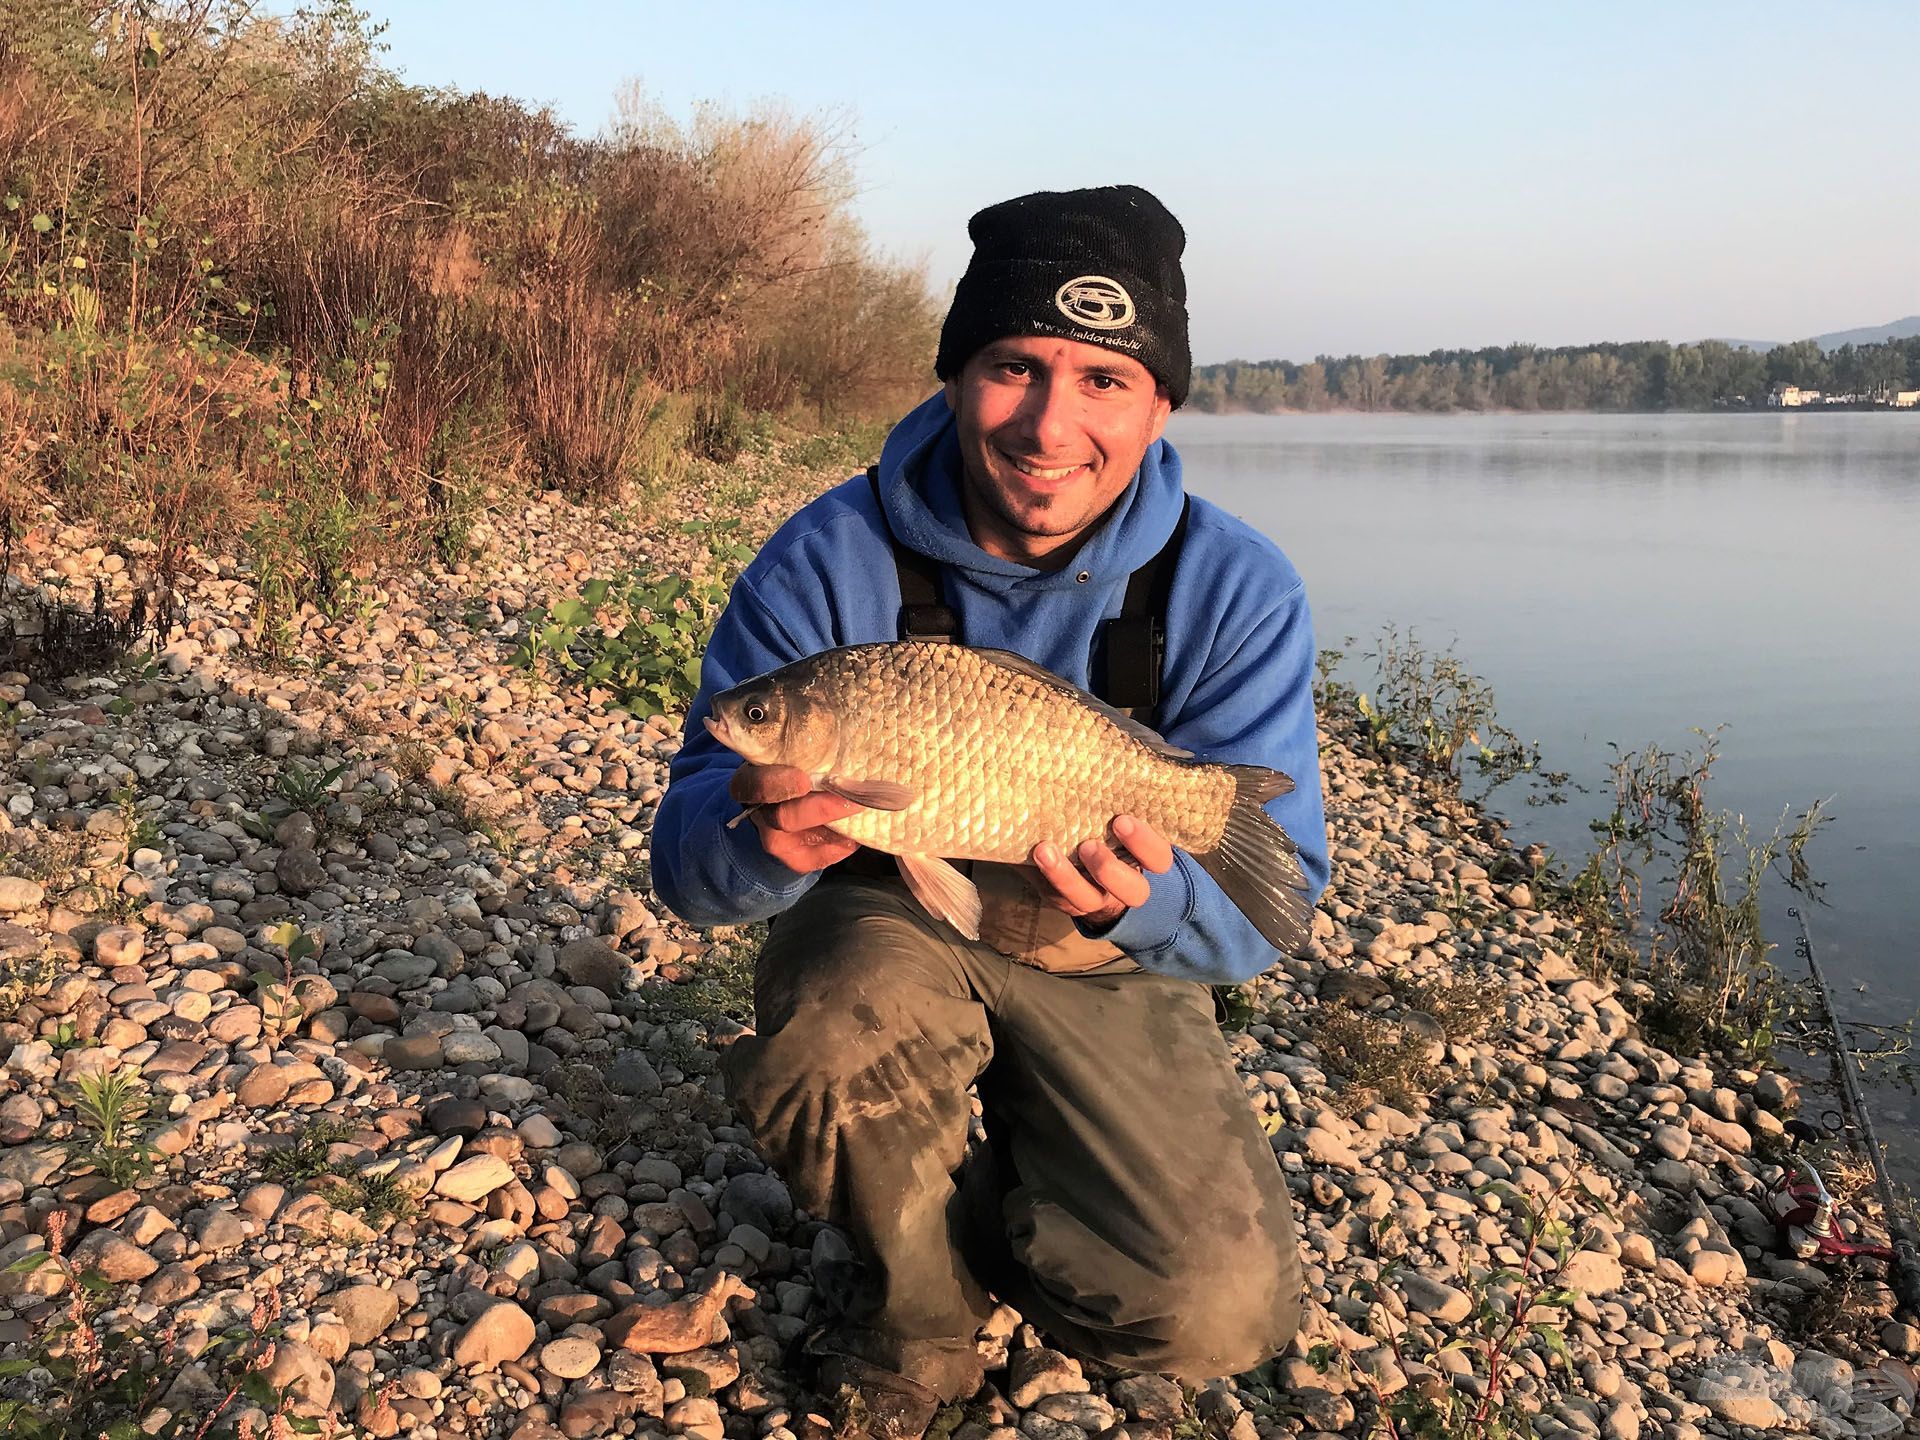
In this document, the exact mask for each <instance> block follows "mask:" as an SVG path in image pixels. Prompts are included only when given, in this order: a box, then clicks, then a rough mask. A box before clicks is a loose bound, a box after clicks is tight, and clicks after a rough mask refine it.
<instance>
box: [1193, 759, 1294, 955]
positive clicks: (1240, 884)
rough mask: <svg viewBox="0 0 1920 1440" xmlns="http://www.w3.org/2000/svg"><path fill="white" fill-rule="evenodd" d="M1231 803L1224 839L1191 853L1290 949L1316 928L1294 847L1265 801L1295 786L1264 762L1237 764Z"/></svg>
mask: <svg viewBox="0 0 1920 1440" xmlns="http://www.w3.org/2000/svg"><path fill="white" fill-rule="evenodd" d="M1229 768H1230V769H1231V770H1232V771H1233V778H1234V783H1235V787H1236V788H1235V791H1234V797H1233V808H1232V809H1231V810H1230V811H1228V812H1227V828H1226V833H1225V834H1224V835H1222V836H1221V837H1220V843H1219V844H1218V845H1216V846H1215V847H1214V848H1213V849H1211V850H1209V851H1207V852H1206V853H1205V854H1199V853H1195V854H1194V856H1193V858H1194V859H1195V860H1196V861H1198V862H1199V865H1200V868H1201V869H1202V870H1204V871H1206V872H1207V874H1208V875H1210V876H1211V877H1212V878H1213V881H1214V883H1215V884H1216V885H1218V886H1219V887H1220V888H1221V890H1223V891H1225V892H1226V896H1227V898H1228V899H1229V900H1231V901H1232V902H1233V903H1234V904H1235V905H1236V906H1238V907H1239V909H1240V913H1241V914H1243V915H1245V916H1246V917H1247V919H1248V920H1249V921H1250V922H1252V924H1253V928H1254V929H1256V930H1258V931H1259V932H1260V933H1261V934H1262V935H1263V936H1265V937H1266V941H1267V943H1268V944H1269V945H1271V946H1273V948H1274V949H1276V950H1278V951H1280V952H1281V953H1282V954H1283V955H1292V954H1294V953H1296V952H1297V951H1299V949H1300V948H1301V947H1302V946H1304V945H1305V944H1306V943H1307V939H1308V937H1309V936H1310V935H1311V934H1312V933H1313V911H1312V907H1310V906H1309V905H1308V904H1307V899H1306V893H1305V892H1306V888H1307V878H1306V876H1305V875H1304V874H1303V873H1302V872H1301V869H1300V861H1299V859H1298V858H1297V855H1296V847H1295V845H1294V843H1293V840H1292V838H1291V837H1290V836H1289V835H1288V834H1287V832H1286V831H1285V830H1283V829H1281V828H1280V823H1279V822H1278V821H1277V820H1275V819H1274V818H1273V817H1272V816H1271V815H1269V814H1267V812H1266V808H1265V807H1266V803H1267V801H1269V800H1272V799H1274V798H1276V797H1277V796H1281V795H1285V794H1286V793H1287V792H1289V791H1290V790H1292V789H1293V781H1291V780H1289V779H1288V778H1287V777H1286V776H1285V775H1283V774H1281V773H1280V772H1279V771H1278V770H1269V769H1267V768H1266V767H1265V766H1262V765H1234V766H1231V767H1229Z"/></svg>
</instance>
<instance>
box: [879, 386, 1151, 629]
mask: <svg viewBox="0 0 1920 1440" xmlns="http://www.w3.org/2000/svg"><path fill="white" fill-rule="evenodd" d="M963 483H964V466H963V464H962V461H961V457H960V435H959V424H958V422H957V421H956V420H955V419H954V415H953V411H952V410H951V409H949V408H948V406H947V397H946V393H945V392H944V391H939V390H937V391H935V392H934V393H933V394H932V395H931V396H929V397H928V398H927V399H926V400H924V401H922V402H921V403H920V404H919V405H918V406H916V407H915V408H914V409H913V410H912V411H910V412H909V413H908V414H907V415H906V417H905V418H904V419H902V420H901V421H900V423H899V424H898V425H895V426H894V427H893V429H892V430H891V431H890V432H889V433H888V435H887V439H886V443H885V444H884V445H883V446H882V447H881V449H880V497H881V503H882V504H883V505H884V506H885V507H886V512H887V521H888V523H889V524H890V525H891V526H892V527H893V533H894V534H895V535H896V536H898V537H899V538H900V540H901V541H902V543H904V544H906V545H908V546H911V547H912V548H913V549H915V550H918V551H920V552H921V553H922V554H924V555H930V556H932V557H933V558H934V559H935V560H938V561H939V562H941V563H942V564H944V565H951V566H953V567H954V568H955V569H957V570H961V571H964V572H966V573H967V576H968V578H969V579H971V580H972V581H973V582H974V583H975V584H978V585H980V586H981V587H982V588H984V589H988V590H1004V589H1007V588H1009V586H1010V584H1011V585H1012V586H1014V587H1017V588H1018V589H1020V590H1022V591H1026V592H1034V591H1046V590H1078V589H1080V588H1081V587H1082V586H1083V585H1084V584H1086V583H1087V582H1085V581H1082V580H1081V579H1080V578H1079V577H1080V575H1081V574H1082V573H1083V572H1084V573H1087V574H1088V575H1089V576H1090V578H1091V580H1092V581H1093V582H1094V583H1095V584H1096V585H1098V584H1100V583H1101V582H1116V581H1119V580H1123V579H1124V578H1125V577H1126V576H1128V575H1131V574H1132V573H1133V572H1134V571H1135V570H1137V569H1139V568H1140V566H1142V565H1144V564H1146V562H1147V561H1148V560H1150V559H1152V558H1153V557H1154V556H1155V555H1156V554H1158V553H1159V551H1160V547H1161V546H1163V545H1165V544H1166V543H1167V538H1168V537H1169V536H1170V535H1172V534H1173V527H1174V525H1175V524H1176V523H1178V521H1179V519H1180V507H1181V503H1182V500H1183V492H1182V490H1181V481H1180V456H1179V455H1178V454H1177V453H1176V452H1175V450H1174V448H1173V446H1171V445H1170V444H1168V443H1167V441H1166V440H1165V439H1164V438H1162V439H1159V440H1156V441H1154V442H1153V444H1151V445H1149V446H1148V447H1147V453H1146V454H1145V455H1144V456H1142V457H1141V460H1140V469H1139V470H1138V471H1137V472H1136V473H1135V475H1134V477H1133V479H1132V481H1131V482H1130V483H1129V484H1128V485H1127V488H1126V489H1125V490H1123V491H1121V492H1120V498H1119V499H1118V500H1116V501H1114V503H1113V507H1112V509H1110V510H1109V511H1108V512H1107V514H1106V515H1105V517H1104V518H1102V519H1101V520H1100V522H1099V523H1098V524H1097V525H1095V526H1094V528H1093V529H1092V530H1091V531H1090V532H1089V533H1088V534H1087V535H1086V536H1085V537H1084V538H1083V539H1082V540H1081V542H1080V545H1079V548H1078V549H1076V550H1075V551H1074V555H1073V561H1072V563H1071V564H1069V565H1067V566H1065V567H1064V568H1062V569H1059V570H1036V569H1034V568H1033V567H1032V566H1030V565H1022V564H1021V563H1020V562H1019V561H1017V560H1004V559H1002V558H1000V557H999V556H997V555H989V554H988V553H987V552H986V551H984V550H982V549H981V548H980V547H979V546H978V545H976V544H974V542H973V537H972V535H970V534H969V533H968V530H967V520H966V512H965V511H964V510H963V508H962V507H961V501H960V487H961V485H962V484H963Z"/></svg>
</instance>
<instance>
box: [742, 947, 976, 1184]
mask: <svg viewBox="0 0 1920 1440" xmlns="http://www.w3.org/2000/svg"><path fill="white" fill-rule="evenodd" d="M818 979H819V983H818V984H817V985H816V986H812V987H809V988H808V989H807V990H806V992H805V994H804V996H803V997H802V998H800V999H798V1001H797V1002H796V1003H794V1004H793V1005H792V1006H791V1008H790V1009H789V1010H788V1012H787V1013H786V1015H785V1017H784V1019H783V1020H782V1021H781V1023H780V1024H779V1026H778V1028H776V1029H774V1030H771V1031H769V1032H767V1033H764V1034H760V1035H753V1036H747V1037H744V1038H742V1039H740V1040H738V1041H736V1042H735V1043H734V1045H733V1046H732V1047H731V1049H730V1050H729V1051H728V1053H727V1056H726V1061H725V1074H726V1079H727V1090H728V1096H729V1098H730V1099H731V1101H732V1102H733V1105H734V1107H735V1109H736V1110H737V1111H738V1112H739V1114H740V1115H741V1117H742V1119H744V1120H745V1121H746V1123H747V1126H748V1128H749V1129H750V1130H751V1131H752V1132H753V1135H754V1138H755V1139H756V1140H757V1141H758V1142H759V1143H760V1146H761V1148H762V1149H763V1150H765V1151H766V1152H767V1155H768V1158H769V1159H771V1160H773V1161H774V1162H775V1164H776V1165H778V1166H779V1167H780V1168H781V1169H782V1170H783V1171H785V1172H786V1173H787V1178H788V1180H789V1181H790V1182H795V1183H796V1187H797V1191H804V1190H809V1189H812V1188H813V1186H812V1184H811V1183H810V1182H811V1181H818V1183H819V1184H820V1185H822V1186H831V1185H832V1184H833V1183H834V1179H835V1177H834V1176H833V1175H832V1174H831V1173H829V1172H833V1171H837V1170H838V1169H839V1168H840V1166H841V1165H843V1164H844V1163H845V1162H846V1160H847V1159H848V1158H849V1156H853V1157H856V1158H857V1157H858V1156H859V1155H861V1154H866V1155H877V1154H878V1153H879V1152H880V1151H883V1150H886V1151H892V1152H894V1153H895V1154H896V1155H897V1156H899V1157H900V1158H901V1159H903V1160H904V1158H905V1156H906V1155H908V1154H913V1155H915V1156H916V1162H917V1163H918V1164H924V1165H927V1166H933V1167H938V1169H939V1170H940V1172H941V1173H946V1172H949V1171H951V1170H952V1169H954V1168H955V1167H956V1166H958V1164H959V1163H960V1160H961V1158H962V1157H963V1156H964V1154H965V1149H966V1138H967V1125H968V1120H969V1117H970V1115H971V1104H970V1101H969V1099H968V1095H967V1087H968V1086H969V1085H970V1084H971V1083H972V1082H973V1079H974V1077H975V1076H976V1075H977V1074H978V1073H979V1072H980V1070H981V1069H982V1068H984V1066H985V1064H986V1061H987V1057H988V1055H989V1054H990V1048H991V1047H990V1042H989V1041H988V1038H987V1029H986V1024H985V1021H984V1018H983V1017H977V1016H976V1013H975V1012H977V1010H978V1007H977V1005H975V1004H973V1002H970V1001H965V1000H961V999H958V998H956V997H952V996H947V995H943V994H941V993H939V992H937V991H934V990H931V989H928V988H926V987H924V986H918V987H916V986H913V985H904V984H887V983H884V982H880V983H876V982H874V981H873V980H872V978H871V977H870V976H869V977H861V978H860V979H859V980H858V982H857V983H855V982H854V981H853V980H851V979H850V978H849V977H848V976H845V975H836V974H834V973H832V972H829V973H826V974H822V975H821V976H819V977H818ZM815 1172H819V1173H815ZM823 1199H824V1195H816V1196H815V1197H814V1199H813V1202H812V1203H809V1208H818V1205H819V1203H820V1201H822V1200H823ZM803 1203H808V1202H806V1201H804V1200H803Z"/></svg>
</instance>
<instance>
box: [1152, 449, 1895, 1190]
mask: <svg viewBox="0 0 1920 1440" xmlns="http://www.w3.org/2000/svg"><path fill="white" fill-rule="evenodd" d="M1169 436H1170V438H1171V439H1172V440H1173V442H1174V444H1175V445H1176V446H1177V447H1178V448H1179V450H1180V453H1181V455H1182V457H1183V458H1184V460H1185V462H1186V475H1187V481H1188V484H1189V485H1190V486H1191V487H1192V488H1193V490H1194V491H1195V493H1197V494H1200V495H1204V496H1206V497H1208V498H1209V499H1211V500H1214V501H1217V502H1218V503H1220V504H1222V505H1224V506H1226V507H1227V508H1228V509H1230V510H1232V511H1234V512H1235V513H1236V514H1239V515H1241V516H1243V517H1245V518H1246V519H1247V520H1249V521H1251V522H1252V523H1253V524H1255V525H1257V526H1259V528H1260V529H1262V530H1263V531H1265V532H1266V533H1267V534H1269V535H1271V536H1273V537H1274V538H1275V539H1276V540H1278V541H1279V542H1280V544H1281V546H1282V547H1283V548H1284V549H1285V550H1286V551H1287V553H1288V554H1289V555H1290V556H1291V557H1292V559H1293V561H1294V563H1295V564H1296V565H1298V566H1299V568H1300V571H1301V573H1302V574H1303V575H1304V576H1305V577H1306V581H1307V594H1308V596H1309V598H1310V599H1311V601H1312V603H1313V608H1314V613H1315V624H1316V629H1317V631H1318V634H1319V638H1320V643H1321V644H1322V645H1323V646H1336V647H1337V646H1340V645H1341V643H1342V641H1343V639H1344V637H1346V636H1349V635H1354V636H1358V637H1359V643H1358V644H1357V645H1354V646H1350V647H1347V648H1348V649H1349V650H1350V652H1354V651H1361V650H1365V649H1367V648H1370V643H1371V642H1372V641H1373V640H1374V639H1375V638H1376V637H1377V636H1378V635H1379V633H1380V629H1381V627H1382V626H1383V625H1385V624H1387V623H1389V622H1392V623H1395V624H1398V625H1400V626H1401V627H1402V628H1403V629H1404V628H1405V627H1408V626H1412V627H1414V629H1415V630H1416V631H1417V633H1418V634H1419V636H1420V638H1421V639H1422V641H1423V642H1426V643H1428V644H1430V645H1433V646H1438V647H1441V648H1444V646H1445V645H1446V644H1447V643H1448V642H1452V643H1453V644H1454V645H1455V647H1456V649H1457V651H1458V653H1459V654H1460V656H1461V657H1462V659H1463V660H1465V661H1466V662H1467V664H1468V666H1469V668H1471V669H1472V670H1474V671H1475V672H1477V673H1478V674H1480V675H1483V676H1485V677H1486V678H1487V679H1488V680H1489V681H1490V682H1492V684H1493V687H1494V690H1495V693H1496V694H1497V696H1498V699H1499V708H1500V714H1501V717H1502V719H1503V720H1504V721H1505V722H1506V723H1507V725H1508V726H1509V727H1510V728H1511V729H1513V730H1514V731H1516V732H1517V733H1519V734H1520V735H1521V736H1522V737H1524V738H1528V739H1537V740H1538V741H1539V742H1540V744H1541V746H1542V749H1543V751H1544V755H1545V759H1546V763H1547V764H1548V765H1550V766H1552V767H1554V768H1558V769H1565V770H1570V771H1572V772H1573V774H1574V777H1575V779H1576V780H1577V781H1579V782H1583V783H1585V784H1586V785H1587V786H1588V787H1589V788H1590V790H1591V793H1589V794H1585V795H1582V794H1579V793H1574V794H1573V795H1572V796H1571V797H1570V799H1569V802H1568V803H1567V804H1566V805H1564V806H1557V807H1541V808H1535V807H1529V806H1527V805H1526V804H1524V803H1523V800H1522V797H1521V795H1520V793H1519V792H1518V790H1517V787H1516V788H1513V793H1512V794H1511V797H1510V798H1508V795H1507V792H1504V791H1503V792H1501V793H1500V794H1497V795H1496V796H1495V798H1494V802H1493V803H1494V804H1495V807H1496V808H1499V809H1502V810H1503V811H1504V812H1505V813H1506V814H1507V815H1508V816H1509V818H1510V819H1512V820H1513V822H1514V825H1515V828H1516V831H1517V833H1518V835H1519V836H1520V838H1522V839H1523V840H1539V841H1542V842H1544V843H1546V844H1548V845H1550V846H1552V847H1553V849H1554V851H1555V853H1556V854H1557V855H1559V856H1561V857H1563V858H1569V859H1572V860H1575V861H1578V860H1581V859H1584V857H1585V855H1586V854H1587V852H1588V850H1589V849H1590V848H1591V846H1590V837H1589V836H1588V835H1587V832H1586V821H1587V820H1588V819H1589V818H1590V817H1592V816H1594V815H1598V814H1600V813H1603V811H1604V810H1605V809H1607V808H1609V807H1608V806H1607V805H1606V804H1605V803H1603V802H1604V801H1605V799H1606V794H1605V791H1604V785H1605V781H1606V778H1607V775H1606V767H1607V763H1608V760H1609V758H1610V752H1609V749H1608V746H1609V744H1610V743H1617V744H1619V745H1620V746H1621V747H1623V748H1628V749H1632V748H1638V747H1640V746H1642V745H1644V744H1646V743H1647V742H1649V741H1655V742H1658V743H1659V744H1660V745H1662V746H1664V747H1666V748H1668V749H1677V748H1682V747H1687V746H1689V745H1693V744H1697V737H1695V736H1694V735H1693V734H1692V733H1691V730H1692V727H1695V726H1699V727H1702V728H1708V729H1710V728H1712V727H1714V726H1716V725H1722V724H1724V725H1725V726H1726V727H1727V728H1726V730H1725V732H1724V734H1723V736H1722V740H1721V749H1722V755H1723V758H1722V760H1721V763H1720V764H1719V766H1718V767H1717V769H1716V770H1715V772H1714V784H1713V787H1712V789H1711V791H1710V796H1711V798H1712V799H1713V800H1714V802H1715V803H1716V804H1717V805H1718V806H1719V807H1721V808H1725V809H1731V810H1735V811H1738V812H1741V813H1743V814H1745V815H1746V816H1747V817H1748V818H1749V820H1750V821H1752V822H1753V823H1754V824H1755V825H1756V826H1757V827H1764V828H1768V829H1770V828H1771V826H1772V823H1773V821H1774V819H1775V818H1776V817H1778V816H1779V814H1780V812H1781V810H1782V809H1783V808H1784V807H1787V806H1791V807H1793V808H1794V809H1795V810H1796V811H1798V810H1799V809H1800V808H1802V807H1803V806H1805V805H1806V804H1807V802H1809V801H1811V800H1813V799H1816V798H1821V797H1827V796H1831V797H1832V812H1833V816H1834V819H1833V821H1832V823H1831V824H1830V825H1829V826H1828V827H1827V828H1826V829H1825V830H1824V831H1823V832H1822V834H1821V837H1820V839H1819V840H1818V841H1816V843H1815V845H1814V847H1813V849H1812V851H1811V858H1812V861H1813V864H1814V868H1815V871H1816V873H1817V874H1818V875H1819V876H1820V877H1821V878H1822V879H1824V880H1825V881H1826V882H1827V889H1826V895H1825V898H1826V900H1827V902H1828V907H1827V908H1826V909H1824V910H1817V911H1814V912H1813V914H1812V923H1813V927H1814V940H1815V943H1816V944H1817V945H1818V947H1819V952H1820V958H1821V960H1822V963H1823V965H1824V967H1825V969H1826V971H1827V974H1828V977H1829V979H1830V981H1831V982H1832V983H1833V986H1834V989H1835V992H1836V993H1835V1004H1836V1006H1837V1007H1838V1008H1839V1009H1840V1010H1841V1011H1842V1013H1843V1014H1844V1015H1845V1016H1846V1017H1847V1018H1849V1019H1858V1020H1863V1021H1874V1022H1882V1023H1884V1022H1888V1021H1899V1020H1904V1019H1905V1018H1906V1017H1908V1016H1911V1015H1912V1014H1914V1012H1915V1011H1916V1010H1917V1009H1920V964H1917V963H1916V960H1917V959H1920V944H1917V943H1916V939H1915V926H1914V910H1915V903H1914V902H1915V894H1916V890H1917V889H1920V885H1916V880H1917V879H1920V825H1916V816H1917V815H1920V763H1916V758H1915V754H1914V751H1915V747H1916V741H1917V740H1920V723H1916V717H1917V716H1920V415H1905V414H1902V415H1894V414H1844V415H1805V416H1801V415H1737V416H1736V415H1726V416H1718V415H1675V416H1641V415H1635V416H1593V415H1579V416H1446V417H1428V418H1422V417H1413V416H1370V415H1368V416H1361V415H1343V416H1225V417H1212V416H1200V415H1195V416H1179V417H1176V418H1175V420H1174V422H1173V424H1172V426H1171V427H1170V430H1169ZM1346 673H1349V674H1351V675H1352V676H1353V677H1354V678H1356V680H1358V679H1360V678H1363V677H1362V676H1361V675H1360V672H1359V670H1358V669H1357V668H1356V666H1355V662H1353V661H1349V662H1348V666H1347V671H1346ZM1786 903H1787V897H1786V896H1785V895H1784V894H1781V895H1776V896H1774V897H1772V898H1771V899H1770V903H1769V905H1768V911H1767V919H1768V924H1769V926H1770V929H1771V932H1772V934H1771V938H1773V939H1774V940H1776V941H1778V942H1779V943H1780V949H1779V950H1777V951H1776V952H1775V953H1774V957H1773V958H1774V961H1775V963H1776V964H1778V965H1780V966H1781V967H1782V968H1783V969H1786V970H1788V971H1789V972H1792V971H1793V970H1794V969H1795V966H1796V962H1795V960H1794V957H1793V951H1792V947H1791V940H1792V937H1793V934H1794V930H1793V927H1792V922H1791V921H1790V920H1789V919H1788V918H1787V916H1786V914H1785V906H1786ZM1874 1115H1875V1119H1876V1121H1878V1122H1879V1124H1880V1126H1881V1128H1882V1129H1883V1131H1896V1132H1898V1133H1895V1134H1884V1133H1883V1135H1882V1137H1881V1138H1882V1139H1883V1140H1885V1141H1887V1142H1888V1144H1889V1147H1890V1148H1891V1149H1893V1150H1895V1151H1897V1152H1899V1159H1900V1161H1901V1162H1902V1163H1901V1166H1900V1168H1901V1170H1902V1171H1903V1172H1905V1173H1906V1174H1908V1175H1915V1174H1916V1173H1920V1144H1917V1143H1916V1138H1915V1136H1916V1131H1917V1130H1920V1104H1916V1102H1915V1101H1914V1099H1913V1097H1912V1096H1910V1095H1909V1094H1907V1093H1906V1092H1905V1091H1904V1090H1898V1091H1893V1092H1891V1093H1889V1092H1886V1091H1881V1092H1877V1093H1876V1096H1875V1103H1874Z"/></svg>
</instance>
